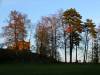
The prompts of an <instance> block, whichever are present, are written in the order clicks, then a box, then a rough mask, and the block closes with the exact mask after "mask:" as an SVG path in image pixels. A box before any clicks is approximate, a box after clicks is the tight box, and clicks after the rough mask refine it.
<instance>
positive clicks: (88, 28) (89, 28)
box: [83, 19, 96, 62]
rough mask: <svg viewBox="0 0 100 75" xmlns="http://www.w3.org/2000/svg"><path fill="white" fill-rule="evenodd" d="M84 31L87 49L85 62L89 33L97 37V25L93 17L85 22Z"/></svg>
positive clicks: (85, 56) (85, 54)
mask: <svg viewBox="0 0 100 75" xmlns="http://www.w3.org/2000/svg"><path fill="white" fill-rule="evenodd" d="M83 27H84V32H85V51H84V60H83V61H84V62H86V61H87V53H88V43H89V34H90V36H92V38H96V30H95V25H94V23H93V22H92V20H91V19H87V20H86V22H85V23H84V26H83Z"/></svg>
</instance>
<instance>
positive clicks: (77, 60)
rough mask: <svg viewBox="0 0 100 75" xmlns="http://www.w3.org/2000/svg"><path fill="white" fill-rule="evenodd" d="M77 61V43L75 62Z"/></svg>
mask: <svg viewBox="0 0 100 75" xmlns="http://www.w3.org/2000/svg"><path fill="white" fill-rule="evenodd" d="M77 62H78V60H77V45H76V63H77Z"/></svg>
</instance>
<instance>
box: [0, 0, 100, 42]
mask: <svg viewBox="0 0 100 75" xmlns="http://www.w3.org/2000/svg"><path fill="white" fill-rule="evenodd" d="M99 6H100V0H0V28H1V27H2V26H5V25H6V24H7V22H6V20H7V18H8V16H9V14H10V11H11V10H17V11H19V12H22V13H24V14H27V15H28V18H29V19H31V21H32V24H33V25H34V24H35V23H37V22H38V21H39V20H40V18H41V16H48V15H50V14H55V13H56V12H57V11H58V10H60V9H63V10H67V9H69V8H75V9H76V10H77V11H78V12H79V13H80V14H81V15H82V20H83V21H85V20H86V19H87V18H90V19H93V22H94V23H95V24H96V25H99V24H100V7H99ZM0 31H1V29H0ZM1 41H2V40H0V42H1Z"/></svg>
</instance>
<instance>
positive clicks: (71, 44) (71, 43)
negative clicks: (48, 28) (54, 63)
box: [70, 33, 73, 63]
mask: <svg viewBox="0 0 100 75" xmlns="http://www.w3.org/2000/svg"><path fill="white" fill-rule="evenodd" d="M72 40H73V39H72V33H70V63H72V49H73V41H72Z"/></svg>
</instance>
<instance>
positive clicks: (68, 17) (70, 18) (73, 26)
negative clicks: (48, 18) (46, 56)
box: [63, 8, 82, 63]
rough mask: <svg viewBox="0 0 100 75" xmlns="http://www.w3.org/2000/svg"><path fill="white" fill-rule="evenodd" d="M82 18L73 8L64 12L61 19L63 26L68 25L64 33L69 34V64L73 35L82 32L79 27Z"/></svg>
mask: <svg viewBox="0 0 100 75" xmlns="http://www.w3.org/2000/svg"><path fill="white" fill-rule="evenodd" d="M81 18H82V16H81V15H80V14H79V13H78V12H77V11H76V10H75V9H73V8H71V9H68V10H66V11H65V12H64V13H63V19H64V22H65V24H68V26H67V30H66V32H68V33H69V40H70V63H71V62H72V50H73V47H74V43H73V37H74V36H73V33H77V32H78V33H80V32H82V29H81V28H82V27H81Z"/></svg>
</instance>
